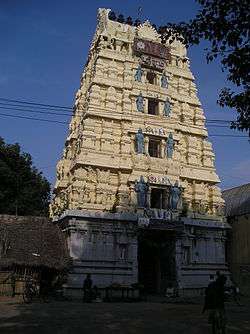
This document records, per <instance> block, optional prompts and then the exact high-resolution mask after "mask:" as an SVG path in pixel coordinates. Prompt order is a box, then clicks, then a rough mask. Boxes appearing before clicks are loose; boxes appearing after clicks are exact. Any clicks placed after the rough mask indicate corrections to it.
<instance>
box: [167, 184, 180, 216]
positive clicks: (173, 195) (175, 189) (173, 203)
mask: <svg viewBox="0 0 250 334" xmlns="http://www.w3.org/2000/svg"><path fill="white" fill-rule="evenodd" d="M180 198H181V188H180V187H179V186H178V182H177V181H176V182H175V184H174V186H171V187H170V197H169V202H170V203H169V205H170V209H172V210H177V208H178V203H179V201H180Z"/></svg>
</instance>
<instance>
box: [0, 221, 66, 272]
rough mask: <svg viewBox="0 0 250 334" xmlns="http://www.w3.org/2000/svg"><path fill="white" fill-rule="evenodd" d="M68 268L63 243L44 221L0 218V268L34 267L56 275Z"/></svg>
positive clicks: (53, 227) (55, 228) (50, 225)
mask: <svg viewBox="0 0 250 334" xmlns="http://www.w3.org/2000/svg"><path fill="white" fill-rule="evenodd" d="M69 264H70V258H69V254H68V249H67V244H66V239H65V236H64V234H63V232H62V231H61V230H60V229H59V227H58V226H56V225H54V224H52V223H51V222H50V221H49V220H48V219H47V218H43V217H21V216H20V217H15V216H9V215H0V267H1V268H4V267H5V268H6V267H13V266H24V267H32V268H34V267H36V268H39V267H40V268H42V267H43V268H47V269H52V270H56V271H61V270H64V269H66V268H67V267H68V266H69Z"/></svg>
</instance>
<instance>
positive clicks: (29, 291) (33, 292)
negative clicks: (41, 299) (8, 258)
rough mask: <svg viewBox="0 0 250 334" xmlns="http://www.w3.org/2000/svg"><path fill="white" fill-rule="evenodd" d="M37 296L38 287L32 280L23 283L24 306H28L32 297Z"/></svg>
mask: <svg viewBox="0 0 250 334" xmlns="http://www.w3.org/2000/svg"><path fill="white" fill-rule="evenodd" d="M38 296H39V288H38V286H37V285H36V284H35V283H34V282H33V281H32V280H27V281H25V287H24V291H23V301H24V302H25V303H26V304H29V303H31V302H32V301H33V299H34V297H38Z"/></svg>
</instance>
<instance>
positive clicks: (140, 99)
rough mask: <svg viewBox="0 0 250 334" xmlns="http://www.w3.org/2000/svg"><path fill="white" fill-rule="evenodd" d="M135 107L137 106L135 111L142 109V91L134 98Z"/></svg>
mask: <svg viewBox="0 0 250 334" xmlns="http://www.w3.org/2000/svg"><path fill="white" fill-rule="evenodd" d="M136 107H137V111H139V112H143V111H144V103H143V96H142V93H140V94H139V95H138V96H137V98H136Z"/></svg>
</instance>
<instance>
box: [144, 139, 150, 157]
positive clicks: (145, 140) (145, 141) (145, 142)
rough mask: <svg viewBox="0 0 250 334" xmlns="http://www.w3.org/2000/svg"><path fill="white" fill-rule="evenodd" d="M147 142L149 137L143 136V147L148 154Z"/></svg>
mask: <svg viewBox="0 0 250 334" xmlns="http://www.w3.org/2000/svg"><path fill="white" fill-rule="evenodd" d="M148 143H149V138H148V136H145V137H144V145H145V146H144V147H145V154H146V155H148Z"/></svg>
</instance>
